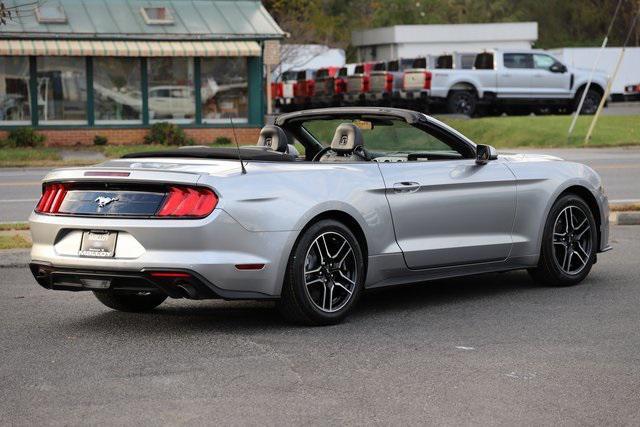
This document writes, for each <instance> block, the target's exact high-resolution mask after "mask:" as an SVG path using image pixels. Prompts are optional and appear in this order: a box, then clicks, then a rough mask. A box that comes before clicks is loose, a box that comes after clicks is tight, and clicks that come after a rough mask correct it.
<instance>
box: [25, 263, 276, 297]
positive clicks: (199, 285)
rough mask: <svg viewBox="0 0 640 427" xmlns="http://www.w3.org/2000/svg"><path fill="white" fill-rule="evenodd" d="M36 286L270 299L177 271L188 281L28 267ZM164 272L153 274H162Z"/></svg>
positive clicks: (131, 273)
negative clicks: (225, 287)
mask: <svg viewBox="0 0 640 427" xmlns="http://www.w3.org/2000/svg"><path fill="white" fill-rule="evenodd" d="M29 268H30V269H31V273H32V274H33V277H34V278H35V279H36V282H38V284H39V285H40V286H42V287H43V288H45V289H51V290H59V291H75V292H78V291H95V290H106V289H110V290H115V291H118V292H149V293H155V294H162V295H166V296H168V297H171V298H189V299H225V300H238V299H252V300H253V299H271V297H270V296H268V295H265V294H261V293H258V292H249V291H230V290H226V289H221V288H220V287H218V286H216V285H215V284H213V283H211V282H210V281H209V280H207V279H206V278H204V277H203V276H201V275H200V274H198V273H196V272H195V271H191V270H184V269H183V270H176V269H172V270H171V272H172V273H173V272H182V273H184V274H185V277H179V278H158V277H154V276H153V275H152V274H151V271H148V270H146V269H143V270H141V271H126V270H125V271H120V270H89V269H82V268H70V267H54V266H52V265H49V264H44V263H39V262H32V263H30V264H29ZM160 271H162V270H157V269H155V270H153V272H160Z"/></svg>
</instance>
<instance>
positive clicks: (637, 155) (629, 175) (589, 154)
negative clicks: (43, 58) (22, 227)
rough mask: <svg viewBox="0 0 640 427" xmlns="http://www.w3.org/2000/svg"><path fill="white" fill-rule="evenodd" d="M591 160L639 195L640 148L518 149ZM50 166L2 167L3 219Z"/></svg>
mask: <svg viewBox="0 0 640 427" xmlns="http://www.w3.org/2000/svg"><path fill="white" fill-rule="evenodd" d="M517 152H538V153H539V152H543V153H547V154H553V155H557V156H560V157H562V158H564V159H567V160H573V161H578V162H582V163H585V164H588V165H589V166H591V167H593V168H594V169H595V170H596V171H598V173H600V174H601V176H602V178H603V180H604V183H605V186H606V190H607V194H608V195H609V198H610V199H611V200H637V199H640V188H639V187H638V182H640V148H637V147H636V148H609V149H544V150H517ZM47 170H48V169H42V168H41V169H38V168H30V169H0V222H9V221H25V220H26V219H27V218H28V217H29V213H30V212H31V210H32V209H33V207H34V206H35V204H36V202H37V201H38V198H39V197H40V191H41V189H40V188H41V187H40V180H41V179H42V177H43V176H44V175H45V174H46V172H47Z"/></svg>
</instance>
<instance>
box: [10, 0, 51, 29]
mask: <svg viewBox="0 0 640 427" xmlns="http://www.w3.org/2000/svg"><path fill="white" fill-rule="evenodd" d="M41 3H42V2H41V1H40V0H30V1H29V0H27V1H23V2H16V3H15V4H13V5H11V6H7V5H5V2H4V1H2V0H0V25H7V22H9V21H13V20H16V19H20V18H21V17H24V16H29V15H33V14H34V13H35V10H36V9H37V7H38V6H40V4H41Z"/></svg>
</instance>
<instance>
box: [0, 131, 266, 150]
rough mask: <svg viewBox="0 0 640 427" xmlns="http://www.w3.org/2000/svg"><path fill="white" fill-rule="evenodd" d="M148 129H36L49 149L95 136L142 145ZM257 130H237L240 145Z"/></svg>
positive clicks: (203, 134)
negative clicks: (44, 138)
mask: <svg viewBox="0 0 640 427" xmlns="http://www.w3.org/2000/svg"><path fill="white" fill-rule="evenodd" d="M184 131H185V133H186V134H187V137H189V138H193V139H194V140H195V141H196V143H198V144H210V143H212V142H214V141H215V139H216V138H217V137H220V136H225V137H227V138H230V139H231V140H232V141H233V131H232V129H231V128H191V129H185V130H184ZM147 132H148V129H146V128H136V129H112V128H106V129H100V128H91V129H38V133H41V134H43V135H45V136H46V137H47V140H46V142H45V145H46V146H49V147H62V146H74V145H93V137H94V136H96V135H103V136H106V137H107V138H108V140H109V144H112V145H125V144H142V142H143V138H144V136H145V135H146V134H147ZM259 132H260V129H258V128H237V129H236V135H237V137H238V142H239V143H240V144H255V143H256V142H257V141H258V133H259ZM6 137H7V132H6V131H0V139H4V138H6Z"/></svg>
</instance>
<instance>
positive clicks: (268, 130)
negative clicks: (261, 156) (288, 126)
mask: <svg viewBox="0 0 640 427" xmlns="http://www.w3.org/2000/svg"><path fill="white" fill-rule="evenodd" d="M257 145H258V146H259V147H267V148H268V149H269V150H273V151H279V152H280V153H286V152H287V148H288V145H289V141H288V138H287V134H286V133H285V131H284V130H283V129H282V128H281V127H280V126H274V125H266V126H265V127H263V128H262V130H261V131H260V137H258V144H257Z"/></svg>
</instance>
